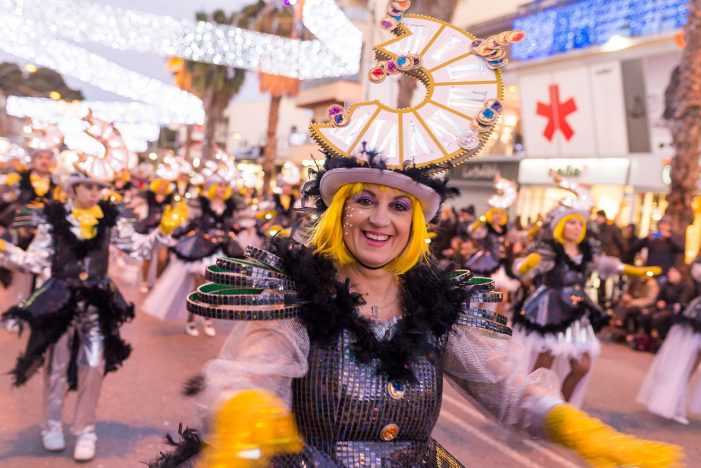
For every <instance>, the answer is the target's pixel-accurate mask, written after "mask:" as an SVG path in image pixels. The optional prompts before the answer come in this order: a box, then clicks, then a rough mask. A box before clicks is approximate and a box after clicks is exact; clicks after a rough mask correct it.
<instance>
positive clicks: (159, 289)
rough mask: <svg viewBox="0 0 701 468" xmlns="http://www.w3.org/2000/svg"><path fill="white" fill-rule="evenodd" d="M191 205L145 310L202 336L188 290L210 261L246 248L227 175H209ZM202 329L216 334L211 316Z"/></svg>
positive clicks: (232, 255) (230, 255) (232, 254)
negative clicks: (188, 303)
mask: <svg viewBox="0 0 701 468" xmlns="http://www.w3.org/2000/svg"><path fill="white" fill-rule="evenodd" d="M181 203H184V201H183V202H181ZM192 205H193V206H192V209H191V210H190V213H191V218H190V222H189V224H188V226H187V227H185V228H184V229H182V230H181V231H180V232H177V233H176V237H177V239H178V241H177V243H176V244H175V245H174V246H173V247H172V248H171V249H170V250H171V252H172V253H173V258H171V259H170V261H169V263H168V267H167V268H166V269H165V271H164V272H163V274H162V275H161V277H160V278H159V279H158V282H157V283H156V285H155V286H154V288H153V290H152V291H151V292H150V293H149V295H148V296H147V297H146V300H145V301H144V303H143V310H144V312H146V313H148V314H149V315H152V316H154V317H157V318H159V319H161V320H175V321H186V325H185V333H187V334H188V335H190V336H199V330H198V328H197V324H196V322H195V316H194V315H192V314H188V313H187V310H186V309H185V299H186V298H187V295H188V293H189V292H190V291H192V289H193V288H195V287H196V286H197V285H199V284H201V283H202V282H204V271H205V265H206V264H207V263H211V262H212V261H214V259H215V258H216V257H217V256H218V255H225V256H227V257H240V256H242V255H243V249H242V247H241V246H240V245H239V242H238V239H237V237H236V232H235V230H234V221H235V215H236V209H237V204H236V201H235V199H234V197H233V190H232V188H231V186H230V185H229V184H228V183H226V181H224V179H222V178H221V177H219V176H212V177H210V178H209V179H208V180H207V182H206V184H205V190H204V192H203V195H200V196H199V197H197V199H196V200H193V203H192ZM203 330H204V333H205V335H206V336H209V337H212V336H215V335H216V330H215V328H214V325H213V324H212V321H211V320H205V321H204V323H203Z"/></svg>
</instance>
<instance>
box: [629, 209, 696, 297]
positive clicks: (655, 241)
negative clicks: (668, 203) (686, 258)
mask: <svg viewBox="0 0 701 468" xmlns="http://www.w3.org/2000/svg"><path fill="white" fill-rule="evenodd" d="M646 247H647V261H646V262H645V265H646V266H659V267H661V268H662V275H661V276H660V277H659V278H658V280H659V281H660V282H661V283H662V282H664V281H665V277H666V275H667V271H668V270H669V269H670V268H671V267H672V266H674V265H676V264H677V263H679V260H680V257H681V256H682V255H683V254H684V237H683V236H682V235H680V234H678V233H675V232H672V223H671V220H670V219H669V217H667V216H663V217H662V219H660V221H659V222H658V223H657V231H653V232H651V233H650V235H648V236H647V237H645V238H643V239H640V240H639V241H638V242H637V243H636V245H635V246H634V247H633V249H632V250H631V252H630V253H631V255H635V254H637V253H638V252H640V251H641V250H642V249H644V248H646Z"/></svg>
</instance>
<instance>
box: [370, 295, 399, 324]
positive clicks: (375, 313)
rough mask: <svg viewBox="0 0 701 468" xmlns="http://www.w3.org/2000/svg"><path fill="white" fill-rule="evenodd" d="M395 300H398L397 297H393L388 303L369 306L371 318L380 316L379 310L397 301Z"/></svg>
mask: <svg viewBox="0 0 701 468" xmlns="http://www.w3.org/2000/svg"><path fill="white" fill-rule="evenodd" d="M397 300H398V298H395V299H394V300H393V301H392V302H390V303H389V304H385V305H383V306H376V305H373V306H370V315H371V316H372V318H374V319H378V318H380V311H381V310H384V309H386V308H387V307H389V306H391V305H393V304H394V303H395V302H397Z"/></svg>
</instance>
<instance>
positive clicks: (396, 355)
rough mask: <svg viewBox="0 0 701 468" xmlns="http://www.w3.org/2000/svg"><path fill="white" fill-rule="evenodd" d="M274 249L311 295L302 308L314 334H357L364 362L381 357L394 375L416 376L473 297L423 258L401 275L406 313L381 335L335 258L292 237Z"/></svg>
mask: <svg viewBox="0 0 701 468" xmlns="http://www.w3.org/2000/svg"><path fill="white" fill-rule="evenodd" d="M270 250H271V251H272V252H273V253H275V254H277V255H278V256H280V257H281V258H282V259H283V262H284V269H285V271H286V272H287V274H288V275H290V276H291V277H292V278H293V279H294V281H295V283H296V285H297V291H298V294H299V296H300V297H301V298H302V299H303V300H305V301H308V302H307V304H306V305H305V306H303V308H302V316H301V318H302V322H303V323H304V325H305V327H306V329H307V332H308V333H309V338H310V340H312V341H316V342H319V343H321V344H330V343H332V342H333V340H334V339H336V338H337V337H338V336H339V335H340V334H341V332H342V331H343V330H349V331H350V332H352V333H353V335H354V336H355V338H356V343H355V345H354V353H355V355H356V357H357V358H358V359H359V360H360V361H361V362H363V363H367V364H369V363H371V362H372V361H373V360H375V359H377V371H378V372H380V373H384V374H386V375H387V376H388V377H389V378H390V379H397V380H404V381H407V382H410V383H413V382H416V378H415V376H414V374H413V372H412V370H411V363H412V362H415V361H416V360H417V359H418V358H419V357H427V358H429V359H432V360H434V359H437V358H438V356H440V354H441V353H440V350H439V349H437V347H436V344H435V343H436V340H435V339H432V337H433V338H440V337H443V336H445V335H446V334H447V333H448V332H450V330H451V328H452V326H453V325H454V324H455V323H456V321H457V319H458V316H459V314H460V313H461V304H462V303H463V302H465V301H466V300H467V296H468V292H467V289H463V288H456V287H455V285H454V283H451V280H450V279H449V278H448V275H447V272H443V271H438V269H437V268H433V266H432V265H428V264H420V265H418V266H416V267H414V268H412V269H411V270H410V271H408V272H407V273H405V274H404V275H402V276H401V281H402V289H403V301H404V311H405V313H404V316H403V318H402V319H401V320H400V321H399V323H398V325H397V331H396V333H395V334H394V336H393V338H392V339H390V340H389V341H382V340H378V339H377V338H376V337H375V335H374V333H373V332H372V326H371V322H370V320H368V319H366V318H363V317H361V316H360V315H359V314H358V313H357V311H356V308H357V307H358V306H360V305H362V304H363V299H362V297H361V296H360V295H359V294H358V293H355V292H352V291H351V290H350V283H349V281H345V282H341V281H339V280H338V279H336V278H337V272H336V268H335V266H334V264H333V262H332V261H331V260H329V259H328V258H325V257H322V256H320V255H315V254H313V253H312V251H311V249H309V248H307V247H305V246H303V245H301V244H299V243H297V242H296V241H294V240H292V239H289V238H275V239H273V240H272V242H271V245H270Z"/></svg>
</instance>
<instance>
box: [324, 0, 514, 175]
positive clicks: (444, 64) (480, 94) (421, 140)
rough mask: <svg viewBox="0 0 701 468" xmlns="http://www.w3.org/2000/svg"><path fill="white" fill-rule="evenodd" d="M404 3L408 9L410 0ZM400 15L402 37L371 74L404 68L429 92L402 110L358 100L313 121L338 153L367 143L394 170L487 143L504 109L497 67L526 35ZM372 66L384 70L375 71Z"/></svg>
mask: <svg viewBox="0 0 701 468" xmlns="http://www.w3.org/2000/svg"><path fill="white" fill-rule="evenodd" d="M395 3H396V2H395ZM403 3H407V8H408V3H409V2H403ZM398 18H399V21H400V22H398V24H397V25H396V26H393V25H391V26H392V28H387V29H393V33H394V34H396V35H397V38H395V39H392V40H390V41H388V42H385V43H383V44H380V45H377V46H375V48H374V49H375V53H376V56H377V60H378V61H380V62H381V64H380V65H378V67H375V68H376V69H378V70H375V69H373V70H371V73H370V74H371V76H370V80H371V81H373V82H379V81H382V80H381V79H379V78H380V77H379V74H380V70H379V69H380V68H381V69H382V70H384V71H385V72H386V74H399V73H404V74H407V75H409V76H411V77H413V78H415V79H417V80H419V81H421V82H422V83H423V84H424V85H425V86H426V97H425V98H424V99H423V100H422V101H421V102H420V103H419V104H417V105H416V106H412V107H408V108H404V109H395V108H392V107H390V106H387V105H386V104H384V103H382V102H380V101H378V100H374V101H369V102H359V103H356V104H353V105H351V106H350V108H349V109H348V110H347V111H346V112H340V110H341V107H340V106H338V107H339V112H337V113H336V114H333V113H331V112H330V113H329V117H330V118H331V119H336V118H337V119H338V121H337V122H335V121H334V120H332V122H331V123H328V124H312V126H311V135H312V137H313V138H314V139H315V140H316V141H317V143H318V144H319V145H320V146H321V147H322V148H323V149H324V150H326V151H327V152H329V153H331V154H333V155H334V156H337V157H350V156H358V155H359V153H360V152H361V149H362V148H363V143H366V145H367V147H368V148H370V149H372V150H373V151H375V152H377V153H380V154H381V155H382V157H383V159H384V160H385V162H386V164H387V166H388V167H389V168H390V169H401V168H403V167H404V166H405V165H407V164H411V165H415V166H417V167H425V168H427V169H431V168H432V167H433V166H437V165H439V164H441V163H446V162H450V163H451V164H453V165H455V164H459V163H461V162H464V161H466V160H467V159H469V158H471V157H473V156H475V155H476V154H477V153H478V152H479V151H480V150H481V149H482V148H483V146H484V144H485V143H486V142H487V140H488V139H489V136H490V134H491V132H492V130H493V129H494V126H495V125H496V123H497V121H498V117H499V115H500V113H501V99H502V98H503V91H504V86H503V82H502V77H501V71H500V70H499V68H500V67H501V66H503V65H504V64H505V63H506V62H507V61H508V60H506V58H505V57H504V55H505V52H504V49H503V47H504V46H506V45H508V44H509V43H511V42H517V41H519V40H521V39H522V38H523V37H524V34H523V33H522V32H520V31H511V32H509V33H505V34H504V35H503V36H504V40H503V41H501V40H497V39H500V38H501V37H502V35H499V36H494V37H492V38H489V39H487V40H479V39H477V38H475V37H474V36H472V35H471V34H470V33H468V32H465V31H463V30H461V29H459V28H457V27H455V26H453V25H452V24H449V23H446V22H444V21H440V20H437V19H434V18H430V17H426V16H420V15H403V16H401V17H398ZM383 27H384V26H383ZM507 36H508V37H507ZM473 47H474V49H473ZM477 47H479V49H477ZM494 57H497V58H496V59H495V58H494ZM373 71H375V72H376V73H377V75H378V76H372V74H373ZM383 79H384V78H383ZM332 114H333V115H332ZM436 170H437V171H438V170H442V168H440V167H437V168H436Z"/></svg>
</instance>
